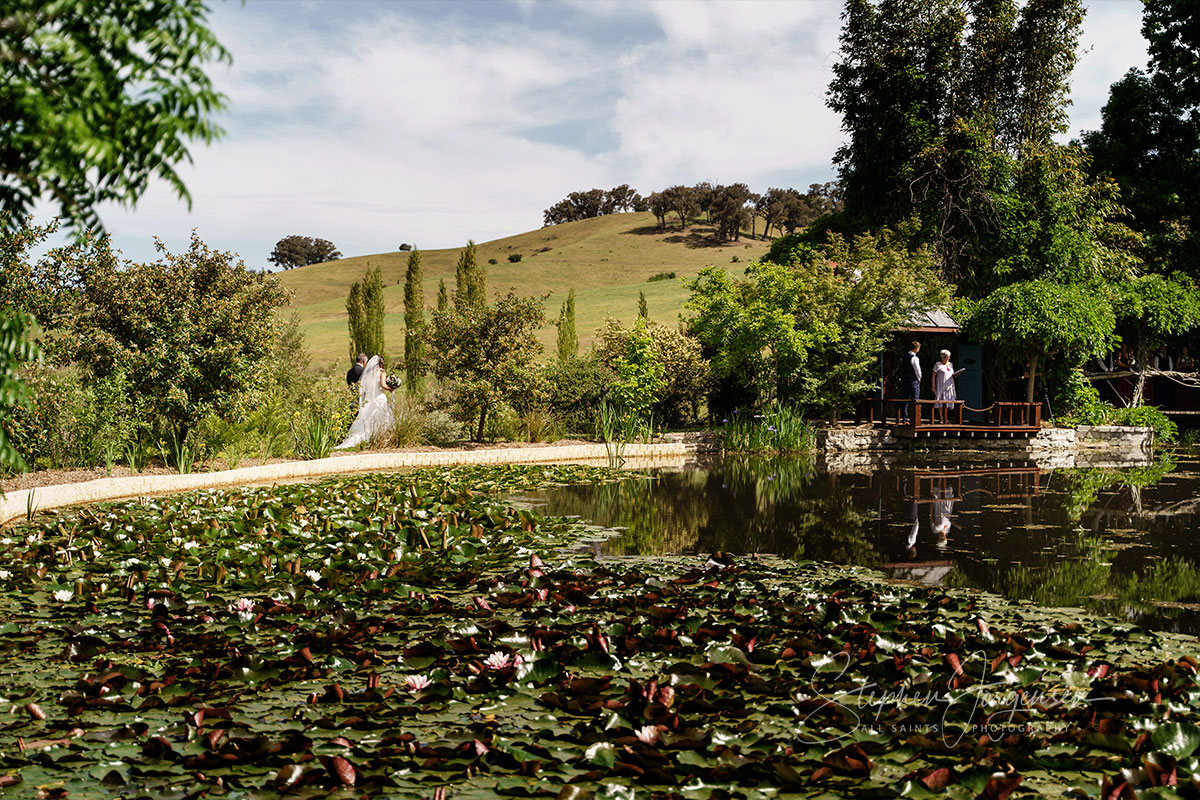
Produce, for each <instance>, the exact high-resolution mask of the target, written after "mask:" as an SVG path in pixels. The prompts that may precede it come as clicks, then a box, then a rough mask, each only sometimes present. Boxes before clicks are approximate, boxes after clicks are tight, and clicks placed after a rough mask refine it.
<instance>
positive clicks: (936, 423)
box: [883, 398, 1042, 429]
mask: <svg viewBox="0 0 1200 800" xmlns="http://www.w3.org/2000/svg"><path fill="white" fill-rule="evenodd" d="M883 402H884V409H885V413H884V423H885V424H892V425H896V426H911V427H912V428H914V429H918V428H946V427H964V424H963V411H964V410H966V411H973V412H976V413H979V414H981V415H982V419H981V420H980V421H978V422H970V423H968V424H967V425H966V426H965V427H972V428H997V429H1004V428H1022V429H1032V428H1040V427H1042V404H1041V403H1008V402H996V403H992V404H991V405H990V406H988V407H987V408H967V407H966V404H965V403H964V402H963V401H962V400H900V399H896V398H891V399H888V400H884V401H883ZM947 406H949V407H947ZM906 407H907V409H908V411H909V414H910V419H909V421H907V422H904V421H902V420H901V415H902V414H903V412H904V410H905V408H906Z"/></svg>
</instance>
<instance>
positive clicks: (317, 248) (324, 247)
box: [267, 235, 342, 269]
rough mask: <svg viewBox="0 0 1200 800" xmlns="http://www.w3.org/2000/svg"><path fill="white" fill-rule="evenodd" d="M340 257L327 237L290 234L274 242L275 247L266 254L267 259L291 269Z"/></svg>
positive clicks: (339, 253)
mask: <svg viewBox="0 0 1200 800" xmlns="http://www.w3.org/2000/svg"><path fill="white" fill-rule="evenodd" d="M341 257H342V254H341V252H340V251H338V249H337V248H336V247H334V245H333V242H331V241H328V240H327V239H315V238H313V237H311V236H297V235H292V236H285V237H283V238H282V239H280V240H279V241H278V242H276V243H275V249H274V250H272V251H271V255H269V256H267V261H270V262H271V263H272V264H275V265H276V266H279V267H283V268H284V269H292V268H293V267H306V266H308V265H309V264H320V263H323V262H325V261H336V260H337V259H339V258H341Z"/></svg>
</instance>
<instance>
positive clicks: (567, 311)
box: [558, 288, 579, 361]
mask: <svg viewBox="0 0 1200 800" xmlns="http://www.w3.org/2000/svg"><path fill="white" fill-rule="evenodd" d="M578 354H579V337H578V336H576V335H575V289H574V288H572V289H571V290H570V291H569V292H567V302H565V303H563V305H562V310H561V311H559V312H558V360H559V361H570V360H571V359H572V358H574V357H575V356H577V355H578Z"/></svg>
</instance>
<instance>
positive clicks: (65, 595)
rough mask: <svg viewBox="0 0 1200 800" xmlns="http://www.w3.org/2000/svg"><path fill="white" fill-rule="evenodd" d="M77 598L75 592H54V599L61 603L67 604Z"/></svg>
mask: <svg viewBox="0 0 1200 800" xmlns="http://www.w3.org/2000/svg"><path fill="white" fill-rule="evenodd" d="M74 596H75V592H73V591H71V590H70V589H58V590H57V591H55V592H54V599H55V600H57V601H58V602H60V603H65V602H67V601H68V600H70V599H71V598H72V597H74Z"/></svg>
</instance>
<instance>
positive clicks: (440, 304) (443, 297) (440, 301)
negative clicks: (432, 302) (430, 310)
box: [437, 278, 450, 311]
mask: <svg viewBox="0 0 1200 800" xmlns="http://www.w3.org/2000/svg"><path fill="white" fill-rule="evenodd" d="M449 305H450V297H449V292H447V291H446V279H445V278H440V279H438V295H437V310H438V311H445V310H446V307H447V306H449Z"/></svg>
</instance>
